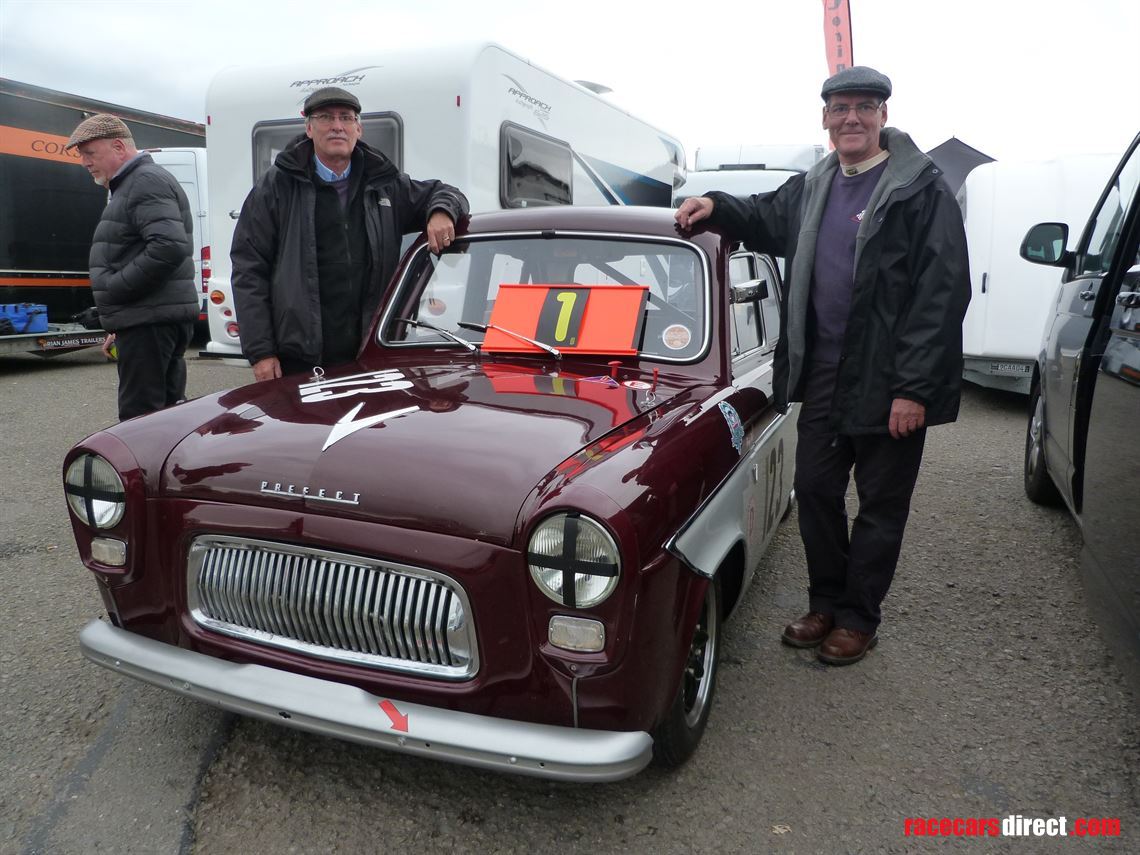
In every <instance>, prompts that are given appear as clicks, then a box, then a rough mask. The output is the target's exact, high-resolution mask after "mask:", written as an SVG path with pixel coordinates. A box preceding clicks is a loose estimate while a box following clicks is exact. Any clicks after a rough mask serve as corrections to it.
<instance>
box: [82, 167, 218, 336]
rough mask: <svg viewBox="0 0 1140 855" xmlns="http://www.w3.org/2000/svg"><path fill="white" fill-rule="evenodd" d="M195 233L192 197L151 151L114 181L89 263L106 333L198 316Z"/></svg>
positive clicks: (179, 321)
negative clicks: (194, 258)
mask: <svg viewBox="0 0 1140 855" xmlns="http://www.w3.org/2000/svg"><path fill="white" fill-rule="evenodd" d="M193 235H194V219H193V215H192V214H191V213H190V203H189V202H188V201H187V200H186V194H185V193H184V192H183V190H182V188H181V187H180V186H179V184H178V181H177V180H176V179H175V178H174V176H173V175H171V174H170V173H169V172H167V171H166V170H165V169H163V168H162V167H161V166H158V165H157V164H155V162H154V160H153V159H151V156H150V155H149V154H143V155H142V156H141V157H138V158H136V159H135V160H133V161H131V162H130V163H129V164H127V167H126V169H124V170H123V171H122V172H120V173H119V174H118V175H116V176H115V177H114V178H113V179H111V200H110V201H109V202H108V203H107V207H106V208H105V209H104V210H103V215H102V216H101V217H100V218H99V224H98V225H97V226H95V236H94V237H93V238H92V241H91V253H90V256H89V258H88V261H89V267H90V269H91V291H92V294H93V296H94V297H95V307H96V308H97V309H98V310H99V320H100V322H101V323H102V325H103V329H105V330H107V331H108V332H116V331H118V330H124V329H129V328H130V327H137V326H142V325H143V324H167V323H187V322H193V321H196V320H197V319H198V311H199V305H198V292H197V289H196V288H195V286H194V261H193V260H192V259H191V257H190V255H191V252H192V251H193V247H194V238H193Z"/></svg>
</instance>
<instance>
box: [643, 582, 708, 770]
mask: <svg viewBox="0 0 1140 855" xmlns="http://www.w3.org/2000/svg"><path fill="white" fill-rule="evenodd" d="M720 643H721V594H720V577H719V575H718V576H717V577H715V578H713V579H712V580H710V582H709V584H708V587H707V588H706V589H705V599H704V603H703V604H702V606H701V614H700V618H699V619H698V621H697V626H696V628H695V629H694V630H693V640H692V642H691V643H690V645H689V652H688V655H687V656H686V657H685V666H684V671H683V672H682V674H681V685H680V686H679V687H678V688H677V695H676V697H674V698H673V703H672V704H671V705H670V707H669V711H668V712H667V713H666V715H665V718H664V720H663V721H662V722H661V724H659V725H658V726H657V729H656V730H654V732H653V756H654V758H655V759H656V760H657V762H658V763H659V764H660V765H662V766H665V767H668V768H675V767H677V766H680V765H681V764H682V763H684V762H685V761H686V760H688V759H689V758H690V757H691V756H692V754H693V752H694V751H695V750H696V749H697V745H699V744H700V741H701V736H702V735H704V732H705V725H706V724H707V723H708V719H709V711H710V710H711V709H712V704H713V696H714V695H715V694H716V673H717V666H718V664H719V663H720Z"/></svg>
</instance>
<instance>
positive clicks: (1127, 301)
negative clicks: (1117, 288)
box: [1116, 291, 1140, 309]
mask: <svg viewBox="0 0 1140 855" xmlns="http://www.w3.org/2000/svg"><path fill="white" fill-rule="evenodd" d="M1116 302H1117V303H1119V304H1120V305H1121V306H1123V307H1124V308H1126V309H1135V308H1136V307H1137V306H1140V291H1121V292H1120V293H1119V294H1117V295H1116Z"/></svg>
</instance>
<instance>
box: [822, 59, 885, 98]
mask: <svg viewBox="0 0 1140 855" xmlns="http://www.w3.org/2000/svg"><path fill="white" fill-rule="evenodd" d="M843 92H873V93H874V94H876V95H878V96H879V97H880V98H882V99H883V100H884V101H886V100H887V99H888V98H890V97H891V79H890V78H889V77H887V75H885V74H882V73H881V72H878V71H875V69H873V68H871V67H870V66H866V65H853V66H851V68H845V69H843V70H842V71H841V72H839V73H838V74H833V75H832V76H831V77H829V78H827V80H825V81H824V82H823V91H822V92H820V93H819V94H820V97H821V98H823V100H824V101H826V100H827V99H828V98H830V97H831V96H832V95H839V94H841V93H843Z"/></svg>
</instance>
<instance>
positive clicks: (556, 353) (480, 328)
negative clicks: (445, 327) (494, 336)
mask: <svg viewBox="0 0 1140 855" xmlns="http://www.w3.org/2000/svg"><path fill="white" fill-rule="evenodd" d="M458 326H461V327H463V329H465V330H475V331H476V332H482V333H485V332H486V331H487V330H498V331H499V332H501V333H503V334H504V335H509V336H510V337H511V338H517V339H518V340H519V341H525V342H526V343H527V344H532V345H534V346H535V347H537V348H538V349H539V350H545V351H546V352H547V353H549V354H550V355H551V356H553V357H554V358H555V359H561V358H562V351H560V350H559V349H558V348H556V347H551V346H550V345H549V344H544V343H543V342H541V341H535V340H534V339H533V338H527V337H526V336H525V335H522V334H521V333H517V332H514V331H513V330H509V329H507V328H506V327H500V326H497V325H495V324H473V323H471V322H470V321H460V322H459V323H458Z"/></svg>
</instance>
